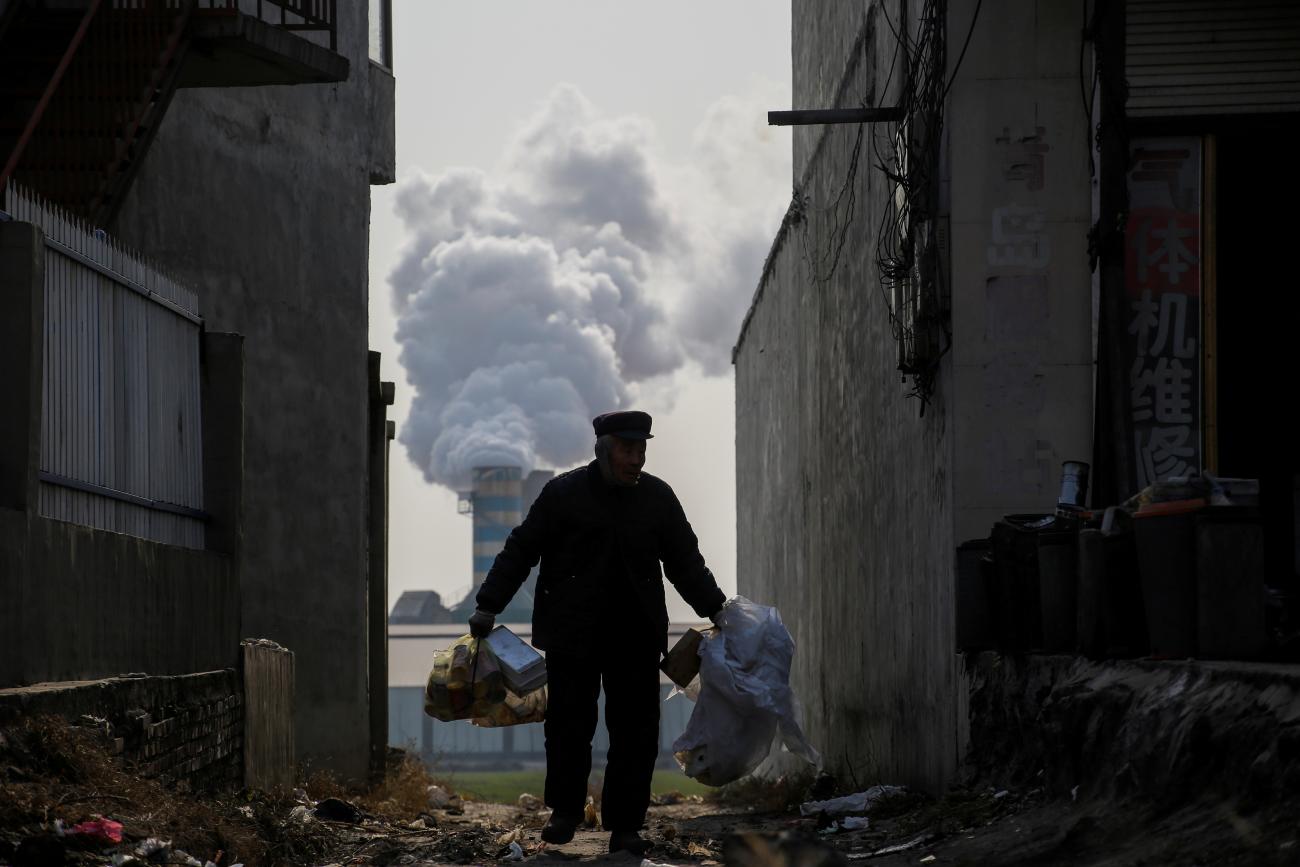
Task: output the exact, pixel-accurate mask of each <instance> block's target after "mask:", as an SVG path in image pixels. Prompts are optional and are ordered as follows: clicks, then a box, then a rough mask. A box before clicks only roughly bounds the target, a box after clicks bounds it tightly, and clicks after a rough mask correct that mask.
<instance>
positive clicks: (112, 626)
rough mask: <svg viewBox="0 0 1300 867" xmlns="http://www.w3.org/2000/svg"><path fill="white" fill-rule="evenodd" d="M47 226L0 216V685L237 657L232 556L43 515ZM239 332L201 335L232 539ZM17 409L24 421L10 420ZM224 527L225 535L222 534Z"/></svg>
mask: <svg viewBox="0 0 1300 867" xmlns="http://www.w3.org/2000/svg"><path fill="white" fill-rule="evenodd" d="M44 261H45V246H44V238H43V235H42V233H41V232H40V230H39V229H37V228H36V227H34V226H32V225H31V224H27V223H0V323H3V325H0V338H3V339H0V366H2V368H3V369H4V371H5V376H4V377H3V378H0V419H5V420H6V423H5V424H4V425H3V428H4V434H3V435H2V436H0V467H3V471H2V472H0V599H2V600H3V604H0V686H3V687H8V686H17V685H23V684H31V683H37V682H42V681H60V680H84V679H87V678H95V677H104V676H108V675H114V674H120V673H122V672H148V673H149V674H151V675H164V674H183V673H187V672H194V671H206V670H210V669H217V668H228V667H233V666H234V665H235V663H236V659H237V656H236V654H237V651H238V647H239V624H240V595H239V577H238V575H239V573H238V562H237V561H236V560H235V559H234V558H233V557H231V556H230V555H229V554H228V553H221V552H218V551H197V550H192V549H189V548H179V547H174V546H170V545H164V544H160V543H157V542H151V541H147V540H145V539H139V538H136V537H133V536H126V535H122V534H118V533H111V532H107V531H103V530H95V529H91V528H89V527H82V526H78V525H75V524H69V523H65V522H62V521H56V520H51V519H48V518H42V517H40V515H39V513H38V511H37V503H38V498H37V495H36V491H37V485H38V482H37V470H38V468H39V465H40V439H39V437H40V429H41V410H42V405H41V385H40V383H41V382H42V379H43V377H42V364H43V360H44V359H43V354H42V352H41V350H40V347H41V343H42V336H43V335H44V331H45V325H44V317H43V311H44V306H43V303H42V298H43V291H44V280H43V275H44ZM232 342H233V343H236V344H237V339H236V338H234V337H233V336H232V335H222V334H209V335H207V337H206V339H205V346H208V347H212V351H211V352H210V353H209V356H208V358H207V359H205V371H204V393H203V399H204V408H205V411H207V412H208V414H209V415H210V416H212V417H214V418H223V419H224V420H225V422H224V424H225V430H226V431H227V432H228V433H229V438H227V439H220V440H217V439H214V447H213V448H212V449H211V450H210V451H209V452H208V453H207V456H209V457H211V458H213V459H215V460H220V461H223V462H222V463H220V464H219V465H216V464H214V465H211V466H205V473H206V474H207V475H210V476H211V477H212V478H213V479H214V481H213V484H212V485H211V486H210V488H209V494H210V495H212V497H213V501H214V506H213V514H214V518H216V519H217V521H218V522H219V523H220V524H221V526H222V527H223V531H222V533H223V534H224V536H223V538H225V539H226V540H227V541H228V542H229V544H232V545H234V544H237V531H235V530H234V529H232V528H237V526H238V523H239V519H238V509H239V494H238V480H237V479H234V480H231V479H228V478H222V477H221V474H220V472H218V469H220V468H223V467H228V466H230V462H231V461H234V462H235V463H237V457H232V456H237V455H238V452H239V448H240V446H239V442H238V439H237V437H238V428H239V425H240V423H241V417H240V408H239V404H238V396H239V393H240V382H239V377H240V375H241V371H240V368H239V365H238V359H237V352H236V353H235V354H234V357H233V358H232V357H230V355H229V353H227V354H226V356H225V357H224V361H223V360H222V358H221V353H220V352H218V351H217V349H216V347H220V346H228V345H230V344H231V343H232ZM11 420H20V421H21V423H13V424H10V423H8V422H10V421H11ZM219 535H220V534H219Z"/></svg>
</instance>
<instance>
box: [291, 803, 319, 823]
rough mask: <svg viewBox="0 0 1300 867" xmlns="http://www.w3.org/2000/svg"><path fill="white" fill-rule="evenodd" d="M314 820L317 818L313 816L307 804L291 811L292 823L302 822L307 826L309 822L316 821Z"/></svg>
mask: <svg viewBox="0 0 1300 867" xmlns="http://www.w3.org/2000/svg"><path fill="white" fill-rule="evenodd" d="M314 819H315V817H314V816H312V814H311V808H310V807H308V806H307V805H306V804H299V805H298V806H296V807H294V808H293V809H292V810H290V811H289V820H290V821H291V822H301V823H302V824H304V825H306V824H307V823H308V822H311V821H314Z"/></svg>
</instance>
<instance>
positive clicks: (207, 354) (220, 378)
mask: <svg viewBox="0 0 1300 867" xmlns="http://www.w3.org/2000/svg"><path fill="white" fill-rule="evenodd" d="M202 358H203V362H202V376H203V501H204V511H206V512H207V513H208V515H209V521H208V527H207V547H208V550H210V551H218V552H220V553H222V554H228V555H229V556H230V557H232V558H233V559H234V562H235V563H236V564H238V562H239V554H240V548H241V544H242V541H243V536H244V530H243V511H244V510H243V502H244V337H243V335H242V334H225V333H221V332H214V331H205V332H203V344H202Z"/></svg>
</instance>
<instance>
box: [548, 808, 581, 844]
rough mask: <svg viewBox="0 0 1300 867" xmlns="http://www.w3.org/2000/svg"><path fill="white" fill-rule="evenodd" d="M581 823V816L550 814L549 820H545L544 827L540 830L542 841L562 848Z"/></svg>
mask: <svg viewBox="0 0 1300 867" xmlns="http://www.w3.org/2000/svg"><path fill="white" fill-rule="evenodd" d="M581 821H582V814H580V813H579V814H572V813H560V812H552V813H551V818H549V819H547V820H546V827H545V828H542V839H543V840H545V841H546V842H547V843H554V844H555V845H556V846H563V845H564V844H565V843H568V842H569V841H570V840H572V839H573V834H574V832H575V831H577V830H578V824H579V823H580V822H581Z"/></svg>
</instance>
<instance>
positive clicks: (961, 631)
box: [957, 539, 995, 651]
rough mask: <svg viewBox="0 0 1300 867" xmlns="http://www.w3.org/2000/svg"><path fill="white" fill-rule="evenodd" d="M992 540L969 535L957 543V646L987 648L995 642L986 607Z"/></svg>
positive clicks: (964, 649) (990, 574) (962, 647)
mask: <svg viewBox="0 0 1300 867" xmlns="http://www.w3.org/2000/svg"><path fill="white" fill-rule="evenodd" d="M992 550H993V543H992V542H991V541H989V540H988V539H972V540H971V541H969V542H962V543H961V544H960V545H958V546H957V649H958V650H959V651H966V650H988V649H990V648H992V647H994V646H995V643H994V634H993V620H992V614H991V612H990V611H989V581H990V578H991V577H992V574H993V572H992V569H991V568H990V567H991V566H992V563H993V560H992V557H991V556H990V553H991V552H992Z"/></svg>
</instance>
